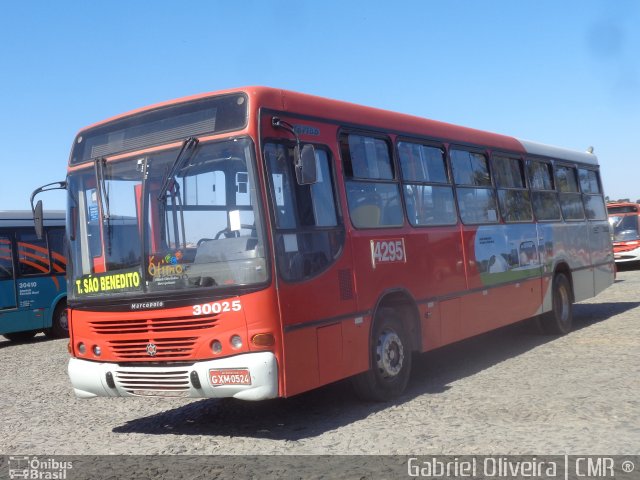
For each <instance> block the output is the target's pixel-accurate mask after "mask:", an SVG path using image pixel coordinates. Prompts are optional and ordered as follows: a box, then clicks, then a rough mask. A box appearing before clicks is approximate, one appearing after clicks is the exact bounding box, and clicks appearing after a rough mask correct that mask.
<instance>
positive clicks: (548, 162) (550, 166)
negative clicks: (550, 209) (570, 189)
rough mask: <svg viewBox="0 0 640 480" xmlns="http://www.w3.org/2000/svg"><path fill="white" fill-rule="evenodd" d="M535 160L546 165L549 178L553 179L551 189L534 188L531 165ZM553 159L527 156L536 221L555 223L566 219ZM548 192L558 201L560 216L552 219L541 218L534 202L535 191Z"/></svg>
mask: <svg viewBox="0 0 640 480" xmlns="http://www.w3.org/2000/svg"><path fill="white" fill-rule="evenodd" d="M533 162H536V163H541V164H543V165H546V167H547V173H548V174H549V179H550V180H551V189H546V188H542V189H539V188H534V187H533V182H532V181H531V172H530V170H529V165H530V164H531V163H533ZM553 163H554V162H553V160H552V159H549V158H543V157H535V156H527V157H525V166H526V176H527V183H528V186H529V191H530V192H531V210H532V212H533V217H534V219H535V221H536V222H542V223H553V222H562V221H564V216H563V214H562V207H561V205H560V199H559V198H558V193H559V192H558V190H557V189H556V177H555V169H554V165H553ZM538 192H540V193H547V194H552V195H553V197H554V199H555V202H556V206H557V207H558V214H559V215H558V217H557V218H552V219H541V218H540V217H539V216H538V215H537V213H536V211H535V207H534V202H533V196H534V194H535V193H538Z"/></svg>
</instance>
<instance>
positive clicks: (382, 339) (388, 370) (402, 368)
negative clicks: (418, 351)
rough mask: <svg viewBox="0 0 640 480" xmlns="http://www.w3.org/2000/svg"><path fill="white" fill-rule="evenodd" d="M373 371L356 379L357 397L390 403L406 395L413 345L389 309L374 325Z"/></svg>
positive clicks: (400, 323) (371, 351) (371, 353)
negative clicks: (395, 398)
mask: <svg viewBox="0 0 640 480" xmlns="http://www.w3.org/2000/svg"><path fill="white" fill-rule="evenodd" d="M370 356H371V358H370V362H371V368H370V369H369V370H368V371H366V372H364V373H361V374H360V375H358V376H356V377H354V378H353V386H354V388H355V391H356V393H357V395H358V396H359V397H360V398H362V399H364V400H373V401H377V402H386V401H389V400H391V399H392V398H394V397H397V396H399V395H400V394H402V392H404V390H405V388H406V387H407V383H408V382H409V375H410V374H411V344H410V342H409V337H408V335H407V332H406V329H405V327H404V325H403V324H402V322H401V321H400V320H398V319H397V318H396V317H395V315H394V314H393V310H390V309H386V310H384V311H383V312H381V314H380V315H379V316H377V318H376V320H375V323H374V325H373V335H372V337H371V346H370Z"/></svg>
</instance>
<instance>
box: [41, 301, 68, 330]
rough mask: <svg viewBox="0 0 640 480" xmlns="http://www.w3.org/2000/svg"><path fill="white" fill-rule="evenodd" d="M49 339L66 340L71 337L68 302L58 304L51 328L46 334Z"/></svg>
mask: <svg viewBox="0 0 640 480" xmlns="http://www.w3.org/2000/svg"><path fill="white" fill-rule="evenodd" d="M44 333H45V335H46V336H47V337H51V338H65V337H68V336H69V318H68V316H67V302H66V301H65V300H62V301H60V302H58V304H57V305H56V308H55V310H54V311H53V317H52V318H51V328H48V329H47V330H46V331H45V332H44Z"/></svg>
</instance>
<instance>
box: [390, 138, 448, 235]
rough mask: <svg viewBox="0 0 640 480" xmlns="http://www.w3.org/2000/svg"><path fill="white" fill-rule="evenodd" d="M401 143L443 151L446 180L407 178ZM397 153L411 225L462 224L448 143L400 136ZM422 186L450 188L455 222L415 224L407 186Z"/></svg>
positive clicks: (402, 194)
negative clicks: (408, 199)
mask: <svg viewBox="0 0 640 480" xmlns="http://www.w3.org/2000/svg"><path fill="white" fill-rule="evenodd" d="M400 143H408V144H412V145H418V146H420V147H428V148H435V149H438V150H440V151H441V152H442V163H443V166H444V175H445V182H436V181H425V180H413V179H405V178H404V171H403V167H402V159H401V157H400ZM394 147H395V155H396V156H397V159H398V179H399V181H400V190H401V192H400V196H401V197H402V202H403V205H404V211H405V216H406V217H407V221H408V223H409V225H411V226H412V227H414V228H431V227H443V226H456V225H459V224H460V215H459V212H458V205H457V202H456V193H455V185H454V184H453V181H452V179H453V174H452V172H451V166H450V165H449V161H448V156H449V155H448V151H447V148H446V145H445V144H443V143H439V142H437V141H429V140H423V139H419V138H414V137H407V136H398V137H396V141H395V145H394ZM412 185H413V186H422V187H436V188H449V189H450V191H451V200H452V202H453V222H451V223H424V224H414V223H413V222H412V221H411V219H410V218H409V209H408V208H407V204H408V202H407V199H406V197H405V187H406V186H412Z"/></svg>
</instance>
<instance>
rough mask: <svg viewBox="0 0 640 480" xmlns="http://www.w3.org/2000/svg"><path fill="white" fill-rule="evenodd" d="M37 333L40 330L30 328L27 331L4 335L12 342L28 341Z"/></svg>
mask: <svg viewBox="0 0 640 480" xmlns="http://www.w3.org/2000/svg"><path fill="white" fill-rule="evenodd" d="M36 333H38V332H37V331H35V330H29V331H26V332H13V333H3V334H2V335H4V336H5V337H6V338H7V340H10V341H12V342H27V341H29V340H31V339H32V338H33V337H35V336H36Z"/></svg>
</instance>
